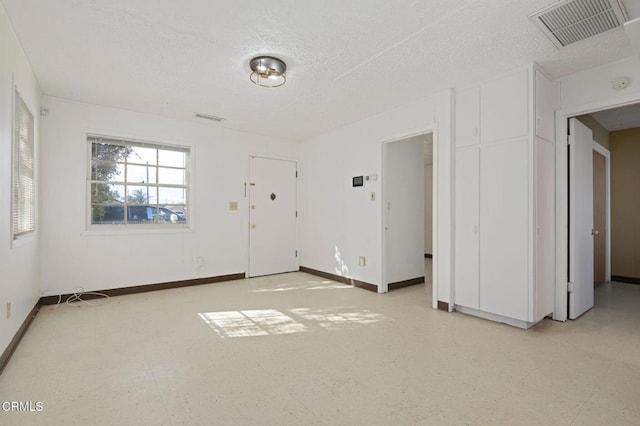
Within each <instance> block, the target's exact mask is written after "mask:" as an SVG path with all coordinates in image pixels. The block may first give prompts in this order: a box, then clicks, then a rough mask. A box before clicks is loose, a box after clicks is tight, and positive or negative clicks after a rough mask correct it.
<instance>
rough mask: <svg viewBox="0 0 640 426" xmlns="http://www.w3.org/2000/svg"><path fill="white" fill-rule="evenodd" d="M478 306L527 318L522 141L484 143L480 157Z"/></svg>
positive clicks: (525, 148) (525, 174) (526, 178)
mask: <svg viewBox="0 0 640 426" xmlns="http://www.w3.org/2000/svg"><path fill="white" fill-rule="evenodd" d="M480 162H481V164H482V168H481V171H480V193H481V194H482V198H481V201H480V218H481V219H480V229H481V230H482V238H481V240H480V264H481V265H482V267H481V270H480V282H481V294H480V309H481V310H483V311H485V312H491V313H494V314H498V315H503V316H506V317H509V318H515V319H519V320H523V321H526V320H527V319H528V316H529V315H528V288H529V287H528V285H529V281H528V278H529V271H528V256H529V251H528V244H529V240H528V230H529V226H528V218H529V201H528V200H529V194H528V191H527V188H528V182H529V173H528V143H527V140H526V139H522V140H518V141H514V142H509V143H503V144H496V145H492V146H487V147H485V148H484V149H482V154H481V158H480Z"/></svg>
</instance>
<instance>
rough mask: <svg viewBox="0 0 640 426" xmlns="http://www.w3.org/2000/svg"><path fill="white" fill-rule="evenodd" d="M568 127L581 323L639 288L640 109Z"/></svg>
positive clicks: (572, 266)
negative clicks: (603, 305) (639, 186)
mask: <svg viewBox="0 0 640 426" xmlns="http://www.w3.org/2000/svg"><path fill="white" fill-rule="evenodd" d="M568 127H569V129H570V132H571V134H570V136H569V140H570V142H569V148H568V149H569V173H568V175H569V182H568V187H569V191H568V201H569V219H568V220H569V227H568V229H569V235H568V240H569V258H568V274H569V283H570V284H569V287H568V292H567V301H568V304H567V312H568V315H567V316H568V318H570V319H576V318H578V317H579V316H580V315H582V314H583V313H584V312H586V311H588V310H589V309H591V307H593V306H594V305H595V306H599V304H600V303H609V304H610V303H612V300H613V299H612V298H611V294H614V293H615V294H616V295H619V294H620V292H623V293H622V294H624V291H626V290H625V289H626V288H628V285H629V284H640V231H637V230H638V229H639V226H640V195H636V194H638V191H637V189H636V185H637V183H636V182H637V181H638V179H639V178H640V173H638V170H640V104H631V105H624V106H621V107H616V108H610V109H605V110H599V111H595V112H591V113H589V114H583V115H577V116H575V117H572V118H570V119H569V122H568ZM589 207H591V208H589ZM616 297H618V298H620V300H619V301H618V302H620V303H623V300H624V298H625V296H624V295H619V296H616ZM618 302H616V301H615V300H613V303H614V304H615V303H618Z"/></svg>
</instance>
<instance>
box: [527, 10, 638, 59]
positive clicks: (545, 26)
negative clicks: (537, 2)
mask: <svg viewBox="0 0 640 426" xmlns="http://www.w3.org/2000/svg"><path fill="white" fill-rule="evenodd" d="M529 18H530V19H531V20H532V21H533V22H534V23H535V24H536V25H537V26H538V27H539V28H540V29H541V30H542V32H544V33H545V35H546V36H547V37H549V39H550V40H551V41H552V42H553V44H555V45H556V46H557V47H559V48H560V47H564V46H567V45H569V44H572V43H575V42H577V41H580V40H584V39H585V38H588V37H591V36H594V35H597V34H600V33H604V32H606V31H609V30H612V29H614V28H617V27H619V26H621V25H622V24H624V21H625V20H626V16H625V12H624V9H623V8H622V5H621V4H620V2H619V0H561V1H559V2H557V3H555V4H553V5H551V6H548V7H545V8H544V9H542V10H539V11H537V12H535V13H533V14H531V15H529Z"/></svg>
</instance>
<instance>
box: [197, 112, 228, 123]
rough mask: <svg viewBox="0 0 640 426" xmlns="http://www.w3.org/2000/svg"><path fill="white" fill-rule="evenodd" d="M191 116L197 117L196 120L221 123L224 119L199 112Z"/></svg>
mask: <svg viewBox="0 0 640 426" xmlns="http://www.w3.org/2000/svg"><path fill="white" fill-rule="evenodd" d="M193 116H194V117H198V118H204V119H205V120H211V121H222V120H224V118H222V117H216V116H215V115H209V114H203V113H201V112H197V113H195V114H194V115H193Z"/></svg>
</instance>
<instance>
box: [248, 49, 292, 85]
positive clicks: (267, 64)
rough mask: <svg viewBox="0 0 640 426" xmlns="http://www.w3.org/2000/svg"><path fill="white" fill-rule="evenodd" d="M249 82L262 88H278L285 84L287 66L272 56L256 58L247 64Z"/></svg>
mask: <svg viewBox="0 0 640 426" xmlns="http://www.w3.org/2000/svg"><path fill="white" fill-rule="evenodd" d="M249 67H251V71H252V72H251V75H250V76H249V78H250V79H251V81H252V82H253V83H254V84H256V85H258V86H262V87H279V86H282V85H283V84H284V83H286V82H287V75H286V71H287V64H285V63H284V62H283V61H282V60H280V59H278V58H274V57H273V56H257V57H255V58H253V59H252V60H251V61H250V62H249Z"/></svg>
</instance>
